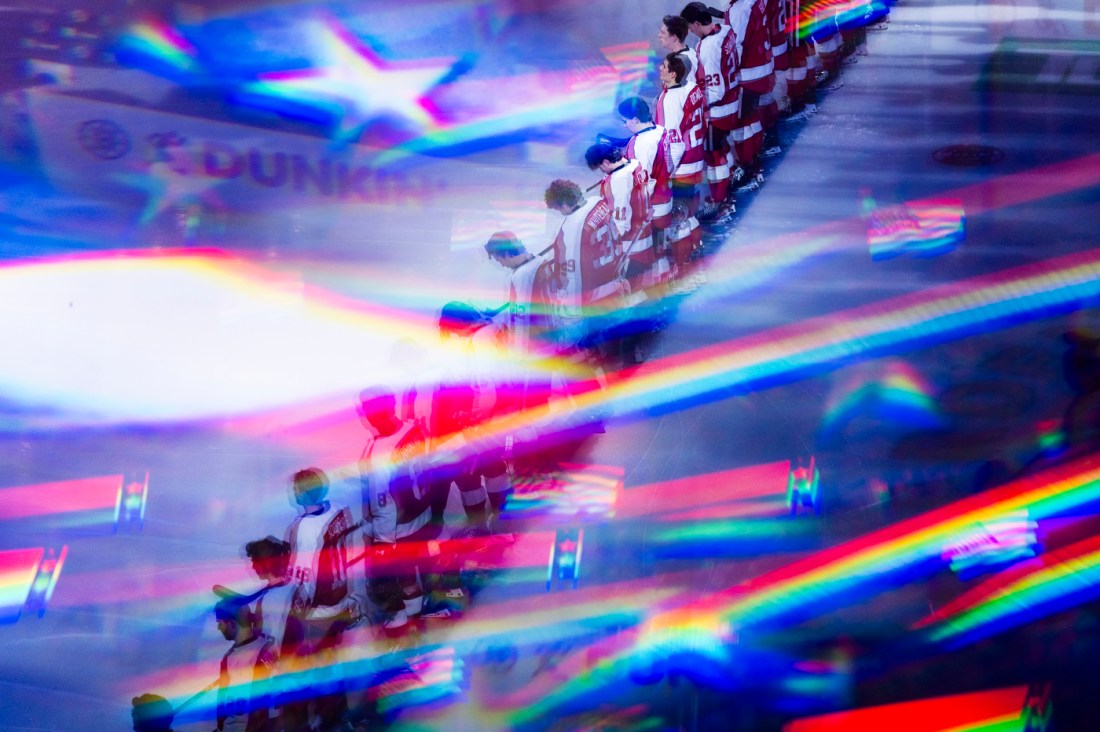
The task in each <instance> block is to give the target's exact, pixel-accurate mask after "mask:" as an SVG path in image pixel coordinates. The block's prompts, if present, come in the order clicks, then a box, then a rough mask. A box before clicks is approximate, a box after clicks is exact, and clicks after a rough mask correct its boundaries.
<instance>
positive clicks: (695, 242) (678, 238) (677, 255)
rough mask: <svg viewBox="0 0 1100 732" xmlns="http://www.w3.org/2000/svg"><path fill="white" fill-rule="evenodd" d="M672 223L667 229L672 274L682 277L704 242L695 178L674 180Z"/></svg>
mask: <svg viewBox="0 0 1100 732" xmlns="http://www.w3.org/2000/svg"><path fill="white" fill-rule="evenodd" d="M672 200H673V204H672V207H673V210H674V212H673V214H672V225H671V226H669V228H668V229H666V230H665V236H666V241H667V243H668V248H669V263H670V264H671V265H672V276H673V277H680V276H682V275H683V274H684V272H685V271H686V270H687V267H688V261H689V260H690V258H691V255H692V254H693V253H694V252H695V250H696V248H697V247H698V246H699V244H700V243H701V242H702V238H703V237H702V232H701V231H700V229H699V220H698V219H697V218H695V213H696V212H697V211H698V210H699V187H698V185H696V182H695V181H694V179H676V178H674V179H673V180H672Z"/></svg>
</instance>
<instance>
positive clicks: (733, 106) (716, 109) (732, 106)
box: [710, 95, 741, 119]
mask: <svg viewBox="0 0 1100 732" xmlns="http://www.w3.org/2000/svg"><path fill="white" fill-rule="evenodd" d="M740 111H741V97H740V95H739V96H738V97H737V101H736V102H730V103H729V104H716V105H714V106H713V107H711V108H710V118H711V119H725V118H726V117H732V116H733V115H735V114H738V113H739V112H740Z"/></svg>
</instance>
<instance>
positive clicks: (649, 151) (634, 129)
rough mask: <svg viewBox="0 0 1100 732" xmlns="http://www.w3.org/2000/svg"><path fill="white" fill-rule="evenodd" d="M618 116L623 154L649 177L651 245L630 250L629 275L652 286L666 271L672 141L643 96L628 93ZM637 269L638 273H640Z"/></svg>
mask: <svg viewBox="0 0 1100 732" xmlns="http://www.w3.org/2000/svg"><path fill="white" fill-rule="evenodd" d="M619 116H620V117H622V118H623V124H624V125H626V128H627V130H629V131H630V134H631V138H630V141H629V142H628V143H627V145H626V157H627V158H628V159H630V160H637V161H638V162H639V163H641V166H642V169H643V170H645V172H646V177H647V178H648V183H647V186H648V191H649V205H650V213H649V218H650V224H651V231H652V237H651V239H652V245H651V246H650V247H649V248H648V249H642V250H639V249H638V247H637V246H635V247H634V250H633V251H631V253H630V262H631V263H630V268H629V269H628V270H627V274H628V276H630V277H632V278H633V277H640V281H637V284H635V280H632V287H633V288H634V289H638V287H637V285H640V286H641V287H647V288H648V287H652V286H654V285H657V284H659V283H661V282H663V281H664V280H665V277H666V276H667V274H668V269H669V267H668V259H667V258H666V257H665V256H664V254H665V251H664V230H665V229H667V228H668V226H669V224H670V223H671V218H672V189H671V187H670V184H669V180H670V178H671V177H672V143H671V140H670V135H669V133H668V131H667V130H666V129H665V128H664V127H661V126H659V125H656V124H654V123H653V118H652V116H651V115H650V111H649V105H648V104H647V103H646V102H645V100H644V99H641V98H639V97H630V98H629V99H626V100H624V101H623V102H622V103H621V104H619ZM639 273H640V274H639Z"/></svg>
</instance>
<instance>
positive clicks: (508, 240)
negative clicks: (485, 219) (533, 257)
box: [485, 231, 527, 259]
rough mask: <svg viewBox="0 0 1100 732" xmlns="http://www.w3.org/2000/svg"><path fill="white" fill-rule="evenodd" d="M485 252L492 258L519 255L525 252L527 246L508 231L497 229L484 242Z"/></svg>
mask: <svg viewBox="0 0 1100 732" xmlns="http://www.w3.org/2000/svg"><path fill="white" fill-rule="evenodd" d="M485 253H486V254H488V255H489V256H490V257H493V258H494V259H502V258H504V259H506V258H508V257H519V256H522V255H524V254H526V253H527V247H525V246H523V242H521V241H520V240H519V237H518V236H516V235H515V234H513V233H512V232H510V231H498V232H496V233H495V234H493V235H492V236H490V237H489V241H487V242H485Z"/></svg>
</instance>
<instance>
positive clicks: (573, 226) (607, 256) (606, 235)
mask: <svg viewBox="0 0 1100 732" xmlns="http://www.w3.org/2000/svg"><path fill="white" fill-rule="evenodd" d="M692 88H696V87H692ZM553 247H554V278H555V280H556V282H557V284H558V289H559V292H560V293H561V296H560V305H561V311H562V315H563V316H565V317H567V318H577V317H581V316H583V315H584V311H583V308H584V306H586V305H591V304H592V303H596V302H599V301H600V300H603V299H605V298H608V297H611V296H612V295H615V294H617V293H618V292H619V290H620V282H619V260H620V259H621V258H622V254H623V247H622V241H621V240H620V239H619V232H618V230H617V229H616V228H615V222H614V221H613V219H612V212H611V206H610V205H608V203H607V201H605V200H604V199H603V197H602V196H593V197H591V198H589V199H588V200H586V201H585V202H584V203H583V204H581V207H580V208H578V209H577V210H576V211H574V212H573V213H571V214H569V215H568V216H566V217H565V222H564V223H563V224H562V227H561V231H559V232H558V235H557V237H555V238H554V244H553Z"/></svg>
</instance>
